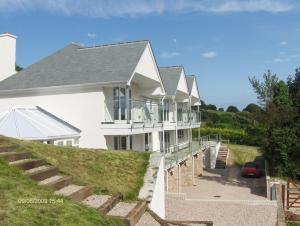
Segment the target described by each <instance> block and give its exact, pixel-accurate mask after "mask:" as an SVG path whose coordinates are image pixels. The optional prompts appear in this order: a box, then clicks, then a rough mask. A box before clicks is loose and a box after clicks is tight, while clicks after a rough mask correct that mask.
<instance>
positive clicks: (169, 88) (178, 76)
mask: <svg viewBox="0 0 300 226" xmlns="http://www.w3.org/2000/svg"><path fill="white" fill-rule="evenodd" d="M159 72H160V75H161V78H162V81H163V84H164V87H165V91H166V95H168V96H175V95H176V92H177V89H178V88H179V89H180V90H184V88H183V87H184V83H183V82H182V74H183V68H182V67H160V68H159ZM183 78H184V77H183ZM182 86H183V87H182Z"/></svg>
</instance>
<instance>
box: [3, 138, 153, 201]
mask: <svg viewBox="0 0 300 226" xmlns="http://www.w3.org/2000/svg"><path fill="white" fill-rule="evenodd" d="M4 144H5V145H7V144H15V145H17V149H18V150H27V151H31V152H32V153H34V155H35V156H36V157H38V158H43V159H46V160H47V161H48V162H49V163H51V164H52V165H54V166H56V167H58V168H59V170H61V171H62V172H63V173H65V174H68V175H71V176H73V178H74V181H75V182H76V183H78V184H82V185H85V184H89V185H94V186H96V193H99V194H100V193H102V194H115V193H118V192H121V193H122V194H123V195H124V198H125V199H127V200H134V199H136V198H137V196H138V192H139V190H140V188H141V186H142V185H143V177H144V174H145V172H146V169H147V165H148V159H149V154H148V153H145V152H133V151H104V150H93V149H80V148H72V147H58V146H53V145H45V144H41V143H38V142H29V141H19V140H15V139H9V138H5V137H0V145H4Z"/></svg>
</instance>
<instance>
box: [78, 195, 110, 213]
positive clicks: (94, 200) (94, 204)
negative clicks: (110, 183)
mask: <svg viewBox="0 0 300 226" xmlns="http://www.w3.org/2000/svg"><path fill="white" fill-rule="evenodd" d="M111 197H112V196H110V195H91V196H89V197H87V198H86V199H84V200H83V201H82V203H83V204H85V205H87V206H89V207H91V208H94V209H97V210H100V207H101V206H102V205H103V204H104V203H106V202H107V201H108V200H109V199H110V198H111Z"/></svg>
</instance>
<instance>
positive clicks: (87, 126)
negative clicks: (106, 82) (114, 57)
mask: <svg viewBox="0 0 300 226" xmlns="http://www.w3.org/2000/svg"><path fill="white" fill-rule="evenodd" d="M103 104H104V97H103V92H102V91H101V90H99V91H98V92H96V91H94V92H81V93H70V94H56V95H45V96H31V97H15V98H0V112H2V111H5V110H7V109H9V108H11V107H15V106H24V105H30V106H39V107H41V108H43V109H45V110H46V111H49V112H50V113H51V114H53V115H55V116H57V117H59V118H61V119H62V120H64V121H66V122H68V123H70V124H71V125H73V126H75V127H77V128H78V129H80V130H81V131H82V133H81V138H80V140H79V147H88V148H107V145H106V141H105V138H104V136H103V135H102V134H101V121H102V116H103Z"/></svg>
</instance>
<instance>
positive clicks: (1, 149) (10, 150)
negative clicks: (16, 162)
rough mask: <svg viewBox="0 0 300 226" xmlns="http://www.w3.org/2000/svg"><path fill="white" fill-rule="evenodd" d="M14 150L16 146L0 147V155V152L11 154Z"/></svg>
mask: <svg viewBox="0 0 300 226" xmlns="http://www.w3.org/2000/svg"><path fill="white" fill-rule="evenodd" d="M15 149H16V146H1V147H0V153H2V152H12V151H14V150H15Z"/></svg>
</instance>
